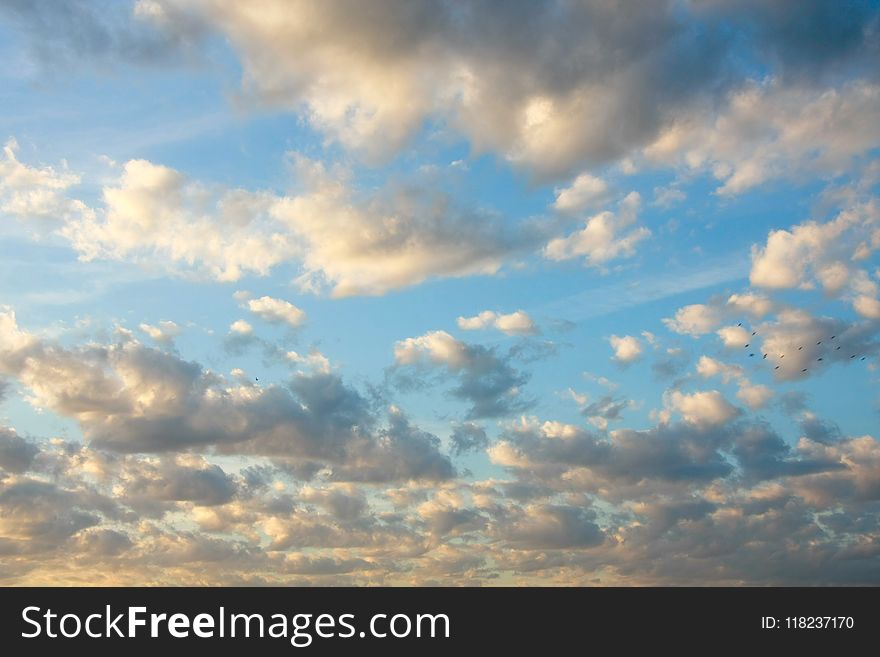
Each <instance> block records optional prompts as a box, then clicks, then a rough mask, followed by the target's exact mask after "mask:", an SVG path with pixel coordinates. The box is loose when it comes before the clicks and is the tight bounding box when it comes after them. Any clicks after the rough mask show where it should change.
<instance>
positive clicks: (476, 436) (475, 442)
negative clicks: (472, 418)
mask: <svg viewBox="0 0 880 657" xmlns="http://www.w3.org/2000/svg"><path fill="white" fill-rule="evenodd" d="M449 440H450V441H451V442H452V452H453V453H454V454H457V455H461V454H464V453H465V452H477V451H481V450H484V449H486V447H488V446H489V436H487V435H486V430H485V429H483V427H481V426H480V425H479V424H475V423H473V422H462V423H461V424H456V425H455V426H454V427H453V429H452V435H451V436H450V437H449Z"/></svg>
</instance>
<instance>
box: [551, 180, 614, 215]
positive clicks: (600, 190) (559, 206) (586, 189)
mask: <svg viewBox="0 0 880 657" xmlns="http://www.w3.org/2000/svg"><path fill="white" fill-rule="evenodd" d="M609 198H610V193H609V189H608V183H606V182H605V181H604V180H602V179H601V178H596V177H595V176H591V175H590V174H588V173H582V174H580V175H579V176H578V177H577V178H575V179H574V180H573V181H572V183H571V185H569V186H568V187H563V188H557V189H556V200H555V201H554V202H553V208H554V209H555V210H557V211H558V212H564V213H569V214H576V213H579V212H582V211H583V210H586V209H589V208H593V207H596V206H597V205H600V204H602V203H604V202H606V201H607V200H608V199H609Z"/></svg>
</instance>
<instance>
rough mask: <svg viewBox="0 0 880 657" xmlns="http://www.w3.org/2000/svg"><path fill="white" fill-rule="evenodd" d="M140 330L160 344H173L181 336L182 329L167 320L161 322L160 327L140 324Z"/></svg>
mask: <svg viewBox="0 0 880 657" xmlns="http://www.w3.org/2000/svg"><path fill="white" fill-rule="evenodd" d="M138 328H139V329H140V330H141V331H143V332H144V333H146V334H147V335H149V336H150V337H151V338H152V339H153V340H155V341H156V342H159V343H160V344H171V343H173V342H174V338H175V337H176V336H177V335H179V334H180V327H179V326H178V325H177V324H175V323H174V322H172V321H171V320H167V319H163V320H160V321H159V324H158V325H153V324H146V323H144V324H140V325H139V326H138Z"/></svg>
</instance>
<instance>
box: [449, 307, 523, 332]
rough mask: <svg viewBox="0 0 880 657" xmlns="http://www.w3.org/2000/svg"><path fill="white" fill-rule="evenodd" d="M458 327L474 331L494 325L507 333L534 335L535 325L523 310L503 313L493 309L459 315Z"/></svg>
mask: <svg viewBox="0 0 880 657" xmlns="http://www.w3.org/2000/svg"><path fill="white" fill-rule="evenodd" d="M457 323H458V328H460V329H462V330H464V331H475V330H480V329H486V328H489V327H494V328H496V329H498V330H499V331H501V332H502V333H506V334H507V335H535V334H536V333H537V332H538V328H537V326H535V323H534V322H533V321H532V318H531V317H529V316H528V314H527V313H526V312H525V311H523V310H517V311H516V312H512V313H509V314H507V315H503V314H501V313H497V312H495V311H493V310H484V311H482V312H481V313H479V314H477V315H474V316H473V317H459V318H458V322H457Z"/></svg>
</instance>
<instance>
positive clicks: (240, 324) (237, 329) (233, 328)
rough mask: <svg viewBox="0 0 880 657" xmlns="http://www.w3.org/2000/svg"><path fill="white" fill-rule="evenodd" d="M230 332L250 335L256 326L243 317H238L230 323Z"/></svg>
mask: <svg viewBox="0 0 880 657" xmlns="http://www.w3.org/2000/svg"><path fill="white" fill-rule="evenodd" d="M229 332H230V333H231V334H234V335H239V336H248V335H251V334H252V333H253V332H254V327H253V326H251V325H250V324H249V323H248V322H246V321H245V320H243V319H237V320H235V321H234V322H232V324H230V325H229Z"/></svg>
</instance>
